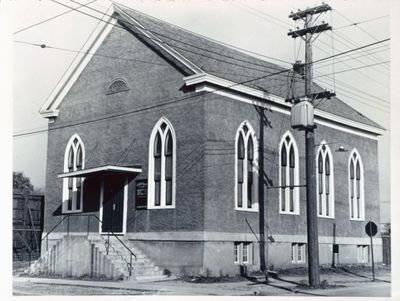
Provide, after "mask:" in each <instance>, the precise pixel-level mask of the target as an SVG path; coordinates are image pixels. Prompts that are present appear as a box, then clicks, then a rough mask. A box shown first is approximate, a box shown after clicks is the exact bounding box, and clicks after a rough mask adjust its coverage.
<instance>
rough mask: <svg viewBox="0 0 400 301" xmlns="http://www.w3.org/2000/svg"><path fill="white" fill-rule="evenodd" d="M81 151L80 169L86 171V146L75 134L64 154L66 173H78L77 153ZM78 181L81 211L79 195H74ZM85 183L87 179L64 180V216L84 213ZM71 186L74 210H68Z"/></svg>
mask: <svg viewBox="0 0 400 301" xmlns="http://www.w3.org/2000/svg"><path fill="white" fill-rule="evenodd" d="M75 139H76V140H77V141H78V142H77V143H76V144H74V141H75ZM79 147H80V149H81V156H82V164H81V166H80V169H85V155H86V152H85V146H84V144H83V141H82V139H81V137H79V135H78V134H76V133H75V134H73V135H72V136H71V138H70V139H69V141H68V143H67V146H66V147H65V152H64V173H67V172H71V171H76V170H78V169H77V151H78V149H79ZM71 150H72V153H73V154H72V157H73V158H72V170H70V164H69V163H70V162H69V161H70V152H71ZM78 180H79V181H80V195H79V209H76V208H77V206H76V205H77V194H75V193H74V191H77V188H78V187H77V183H78ZM84 182H85V178H84V177H81V178H79V179H78V178H76V177H73V178H68V177H66V178H64V179H63V190H62V206H61V207H62V213H63V214H69V213H80V212H82V211H83V191H84ZM69 186H72V187H71V188H72V198H71V200H72V201H71V207H72V209H71V210H69V209H68V201H69V193H70V188H69Z"/></svg>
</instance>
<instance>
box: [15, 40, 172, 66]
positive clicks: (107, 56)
mask: <svg viewBox="0 0 400 301" xmlns="http://www.w3.org/2000/svg"><path fill="white" fill-rule="evenodd" d="M13 42H15V43H20V44H26V45H32V46H37V47H40V48H49V49H55V50H62V51H68V52H74V53H78V54H79V53H83V54H88V55H92V56H99V57H105V58H110V59H117V60H123V61H133V62H140V63H146V64H152V65H160V66H166V64H161V63H155V62H149V61H144V60H139V59H129V58H122V57H118V56H111V55H105V54H99V53H97V52H96V53H94V52H86V51H80V50H74V49H70V48H62V47H56V46H50V45H48V44H37V43H31V42H26V41H19V40H14V41H13Z"/></svg>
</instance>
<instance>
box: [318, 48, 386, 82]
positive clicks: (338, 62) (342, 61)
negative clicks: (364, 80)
mask: <svg viewBox="0 0 400 301" xmlns="http://www.w3.org/2000/svg"><path fill="white" fill-rule="evenodd" d="M372 50H373V49H371V50H367V51H362V52H365V53H363V54H361V55H359V56H355V57H354V54H350V55H346V56H344V57H345V58H344V59H343V60H339V61H335V64H340V63H344V62H347V61H352V60H356V59H357V58H360V57H365V56H366V55H370V54H373V53H380V52H383V51H386V49H384V50H378V51H375V52H370V51H372ZM361 63H363V64H364V65H366V64H367V63H364V62H361ZM378 63H382V61H379V62H378ZM330 64H331V63H325V64H322V65H318V66H317V68H314V70H315V69H321V68H324V67H327V66H329V65H330ZM381 66H383V65H381ZM383 74H384V75H387V76H389V74H386V73H383Z"/></svg>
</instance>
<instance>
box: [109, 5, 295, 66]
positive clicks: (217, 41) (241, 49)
mask: <svg viewBox="0 0 400 301" xmlns="http://www.w3.org/2000/svg"><path fill="white" fill-rule="evenodd" d="M109 1H110V2H112V3H115V4H117V5H119V6H122V7H125V8H128V9H131V10H133V8H131V7H129V6H126V5H124V4H122V3H120V2H118V1H114V0H109ZM140 13H141V14H142V15H144V16H146V17H148V18H150V19H153V20H156V21H158V22H162V23H165V24H168V25H170V26H173V27H176V28H178V29H180V30H182V31H185V32H187V33H191V34H193V35H196V36H198V37H201V38H203V39H206V40H209V41H211V42H214V43H217V44H220V45H224V46H228V47H230V48H232V49H237V50H240V51H242V52H246V53H251V54H253V55H256V56H259V57H264V58H267V59H270V60H274V61H279V62H282V63H286V64H289V65H291V64H292V62H289V61H286V60H282V59H278V58H274V57H271V56H268V55H265V54H261V53H259V52H255V51H252V50H248V49H245V48H241V47H238V46H235V45H232V44H229V43H226V42H222V41H219V40H216V39H213V38H210V37H207V36H205V35H202V34H199V33H196V32H193V31H191V30H188V29H186V28H183V27H180V26H178V25H175V24H170V23H167V22H165V21H163V20H161V19H158V18H156V17H154V16H150V15H147V14H145V13H143V12H140ZM175 34H176V33H175Z"/></svg>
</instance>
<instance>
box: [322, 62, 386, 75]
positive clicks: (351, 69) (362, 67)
mask: <svg viewBox="0 0 400 301" xmlns="http://www.w3.org/2000/svg"><path fill="white" fill-rule="evenodd" d="M387 63H390V61H385V62H381V63H375V64H370V65H365V66H361V67H356V68H350V69H346V70H341V71H338V72H335V73H329V74H324V75H320V76H317V77H315V78H318V77H325V76H329V75H332V74H339V73H344V72H348V71H353V70H358V69H364V68H367V67H372V66H377V65H380V64H387Z"/></svg>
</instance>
